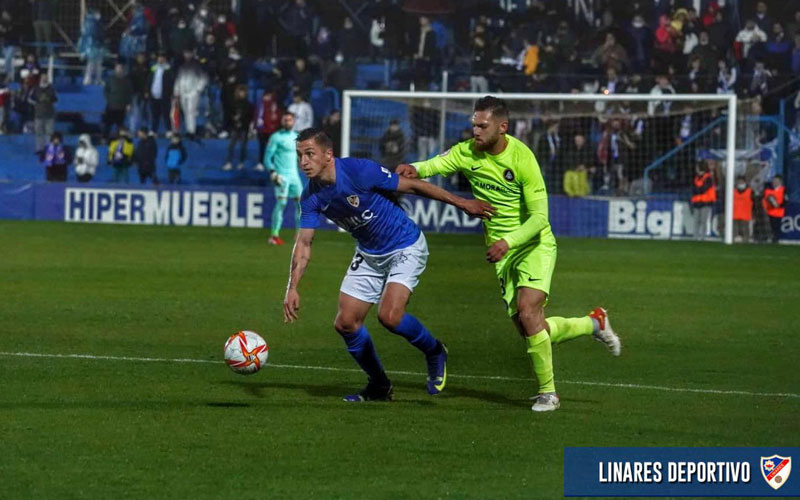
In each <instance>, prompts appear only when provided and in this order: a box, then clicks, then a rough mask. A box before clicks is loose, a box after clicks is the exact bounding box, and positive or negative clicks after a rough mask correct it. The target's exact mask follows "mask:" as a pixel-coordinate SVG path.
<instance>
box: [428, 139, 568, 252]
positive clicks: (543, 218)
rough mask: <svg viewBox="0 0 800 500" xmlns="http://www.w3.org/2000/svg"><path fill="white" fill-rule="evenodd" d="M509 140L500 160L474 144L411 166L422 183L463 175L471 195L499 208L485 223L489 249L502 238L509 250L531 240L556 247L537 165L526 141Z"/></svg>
mask: <svg viewBox="0 0 800 500" xmlns="http://www.w3.org/2000/svg"><path fill="white" fill-rule="evenodd" d="M505 137H506V139H507V140H508V145H507V146H506V149H505V150H504V151H503V152H502V153H500V154H498V155H491V154H488V153H484V152H482V151H478V150H476V149H475V148H474V140H473V139H470V140H468V141H464V142H460V143H458V144H456V145H455V146H453V147H452V148H450V149H449V150H447V151H445V152H444V153H442V154H440V155H439V156H436V157H434V158H431V159H430V160H426V161H421V162H417V163H414V164H413V165H414V167H416V169H417V172H418V173H419V176H420V177H422V178H425V177H430V176H433V175H444V176H447V175H450V174H453V173H455V172H461V173H462V174H464V176H465V177H466V178H467V180H469V183H470V185H471V186H472V194H473V196H475V198H477V199H479V200H483V201H486V202H488V203H491V204H492V205H493V206H494V207H495V208H496V209H497V214H496V215H495V216H494V217H492V218H491V220H487V221H484V223H483V224H484V232H485V236H486V244H487V245H491V244H492V243H494V242H495V241H497V240H499V239H501V238H502V239H505V240H506V242H507V243H508V245H509V247H511V248H515V247H518V246H520V245H523V244H525V243H528V242H532V241H544V240H552V241H553V242H555V236H553V231H552V230H551V229H550V222H549V220H548V208H547V190H546V189H545V185H544V179H542V172H541V170H540V169H539V163H538V162H537V161H536V157H535V156H534V155H533V152H532V151H531V150H530V148H528V146H526V145H525V144H524V143H523V142H522V141H520V140H519V139H517V138H515V137H512V136H510V135H508V134H506V136H505ZM501 140H502V139H501Z"/></svg>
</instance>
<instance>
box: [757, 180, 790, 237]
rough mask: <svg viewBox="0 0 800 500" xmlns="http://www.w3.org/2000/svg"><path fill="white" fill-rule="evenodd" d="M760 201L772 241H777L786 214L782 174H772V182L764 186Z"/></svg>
mask: <svg viewBox="0 0 800 500" xmlns="http://www.w3.org/2000/svg"><path fill="white" fill-rule="evenodd" d="M761 203H762V205H763V206H764V211H765V212H767V217H769V226H770V228H771V229H772V242H773V243H778V241H780V239H781V221H782V220H783V217H784V216H785V215H786V187H785V186H784V185H783V177H782V176H780V175H776V176H774V177H773V178H772V182H771V183H770V184H768V185H767V186H765V187H764V199H763V200H762V201H761Z"/></svg>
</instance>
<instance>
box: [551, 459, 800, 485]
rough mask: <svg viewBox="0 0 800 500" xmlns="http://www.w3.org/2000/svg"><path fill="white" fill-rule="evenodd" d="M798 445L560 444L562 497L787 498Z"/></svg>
mask: <svg viewBox="0 0 800 500" xmlns="http://www.w3.org/2000/svg"><path fill="white" fill-rule="evenodd" d="M795 460H800V448H798V447H775V448H766V447H762V448H588V447H587V448H564V496H567V497H574V496H587V497H595V496H603V497H614V496H619V497H642V496H647V497H659V496H672V497H684V496H691V497H711V496H713V497H724V496H738V497H791V496H800V473H795V474H792V468H793V467H792V466H793V465H794V461H795Z"/></svg>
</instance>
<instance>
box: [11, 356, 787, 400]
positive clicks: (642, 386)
mask: <svg viewBox="0 0 800 500" xmlns="http://www.w3.org/2000/svg"><path fill="white" fill-rule="evenodd" d="M0 356H16V357H21V358H66V359H89V360H100V361H142V362H150V363H200V364H223V362H222V361H215V360H210V359H189V358H144V357H132V356H102V355H94V354H46V353H35V352H3V351H0ZM266 367H269V368H289V369H294V370H318V371H329V372H355V373H361V370H359V369H357V368H338V367H333V366H310V365H281V364H275V363H269V364H267V365H266ZM387 373H389V374H391V375H410V376H415V377H424V376H427V375H426V374H424V373H418V372H409V371H395V370H392V371H387ZM449 376H450V377H452V378H470V379H478V380H502V381H507V382H529V381H530V380H531V379H529V378H522V377H503V376H501V375H461V374H455V373H451V374H449ZM558 383H559V384H567V385H570V384H571V385H588V386H595V387H615V388H620V389H640V390H650V391H662V392H688V393H694V394H719V395H727V396H755V397H765V398H796V399H800V394H794V393H778V392H748V391H731V390H722V389H692V388H688V387H669V386H663V385H645V384H624V383H618V382H589V381H585V380H561V379H559V381H558Z"/></svg>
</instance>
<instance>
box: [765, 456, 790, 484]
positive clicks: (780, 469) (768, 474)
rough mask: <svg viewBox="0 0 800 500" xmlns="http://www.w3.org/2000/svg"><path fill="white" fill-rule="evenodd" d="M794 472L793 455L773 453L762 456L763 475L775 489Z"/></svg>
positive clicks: (784, 482)
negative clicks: (786, 455) (783, 455)
mask: <svg viewBox="0 0 800 500" xmlns="http://www.w3.org/2000/svg"><path fill="white" fill-rule="evenodd" d="M791 472H792V457H782V456H780V455H772V456H771V457H761V475H762V476H764V481H766V482H767V484H768V485H770V486H771V487H772V488H773V489H775V490H777V489H778V488H780V487H781V486H783V485H784V484H786V480H787V479H789V474H791Z"/></svg>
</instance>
